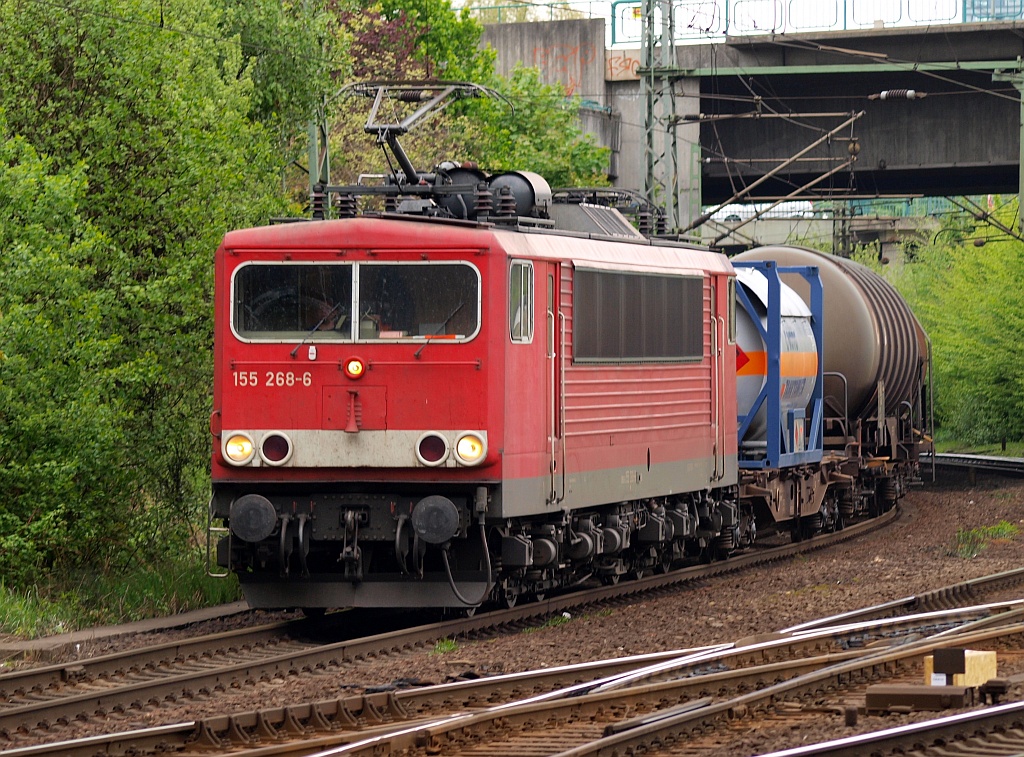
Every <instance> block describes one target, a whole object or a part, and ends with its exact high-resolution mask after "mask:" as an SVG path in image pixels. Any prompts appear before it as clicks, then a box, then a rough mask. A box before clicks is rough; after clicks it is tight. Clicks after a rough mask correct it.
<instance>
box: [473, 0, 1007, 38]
mask: <svg viewBox="0 0 1024 757" xmlns="http://www.w3.org/2000/svg"><path fill="white" fill-rule="evenodd" d="M641 6H642V3H641V2H640V0H609V1H600V2H599V1H597V0H590V1H586V2H561V3H557V2H556V3H534V2H528V3H527V2H523V3H520V2H512V3H508V4H501V5H493V6H490V7H483V6H475V5H474V6H470V7H469V10H470V12H471V13H472V14H473V15H474V16H475V17H476V18H478V19H479V20H480V21H481V22H482V23H507V22H515V21H551V20H558V19H570V18H605V19H608V20H609V21H610V24H609V27H610V29H609V44H610V45H612V46H615V45H629V46H636V45H639V44H640V39H641V12H640V11H641ZM673 7H674V9H675V26H676V37H677V40H678V41H679V42H680V43H686V42H707V41H709V40H714V39H716V38H723V37H725V36H739V35H747V34H768V33H775V34H786V33H798V32H817V31H843V30H850V29H873V28H891V27H897V26H927V25H932V24H957V23H975V22H980V21H1005V20H1020V19H1024V0H680V2H676V3H674V4H673Z"/></svg>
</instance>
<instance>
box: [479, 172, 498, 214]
mask: <svg viewBox="0 0 1024 757" xmlns="http://www.w3.org/2000/svg"><path fill="white" fill-rule="evenodd" d="M493 211H494V195H493V194H492V193H491V189H490V187H489V186H488V184H487V182H486V181H481V182H480V183H479V184H477V185H476V216H477V218H479V217H480V216H489V215H490V214H491V213H492V212H493Z"/></svg>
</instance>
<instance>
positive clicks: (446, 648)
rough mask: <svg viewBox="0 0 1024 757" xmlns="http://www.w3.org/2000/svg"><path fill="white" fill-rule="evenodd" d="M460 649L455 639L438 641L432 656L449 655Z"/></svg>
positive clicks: (431, 652)
mask: <svg viewBox="0 0 1024 757" xmlns="http://www.w3.org/2000/svg"><path fill="white" fill-rule="evenodd" d="M458 648H459V642H457V641H455V639H438V641H437V643H436V644H435V645H434V648H433V649H432V650H431V651H430V654H449V653H450V652H454V651H455V650H457V649H458Z"/></svg>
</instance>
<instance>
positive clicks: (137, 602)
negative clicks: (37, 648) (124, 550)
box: [0, 555, 239, 639]
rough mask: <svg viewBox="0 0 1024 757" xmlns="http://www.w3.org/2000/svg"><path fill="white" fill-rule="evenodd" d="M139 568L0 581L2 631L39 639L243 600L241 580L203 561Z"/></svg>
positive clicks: (25, 637) (198, 558)
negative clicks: (29, 582) (214, 574)
mask: <svg viewBox="0 0 1024 757" xmlns="http://www.w3.org/2000/svg"><path fill="white" fill-rule="evenodd" d="M194 557H195V559H194V560H188V559H182V560H181V561H179V562H173V563H169V564H162V565H147V566H138V569H137V570H134V571H126V572H116V571H110V572H109V573H104V574H90V575H80V576H49V575H48V576H44V577H42V580H40V581H39V582H38V583H37V584H36V585H34V586H31V587H28V588H15V587H11V586H7V585H6V584H3V583H0V634H5V635H8V636H16V637H20V638H23V639H33V638H39V637H43V636H52V635H54V634H60V633H67V632H69V631H77V630H79V629H81V628H88V627H90V626H95V625H109V624H114V623H125V622H129V621H133V620H141V619H143V618H151V617H157V616H162V615H171V614H174V613H179V612H186V611H188V610H194V609H197V608H200V607H209V606H211V605H217V604H223V603H225V602H231V601H234V600H236V599H238V598H239V591H238V582H237V580H236V579H235V578H233V577H232V578H229V579H214V578H209V577H208V576H207V575H206V574H205V573H204V571H203V560H202V559H201V558H200V557H199V556H198V555H195V556H194Z"/></svg>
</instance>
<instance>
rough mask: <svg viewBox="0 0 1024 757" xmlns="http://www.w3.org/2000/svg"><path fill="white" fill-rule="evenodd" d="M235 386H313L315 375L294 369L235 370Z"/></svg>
mask: <svg viewBox="0 0 1024 757" xmlns="http://www.w3.org/2000/svg"><path fill="white" fill-rule="evenodd" d="M234 374H235V386H283V387H289V386H312V385H313V375H312V374H311V373H310V372H309V371H306V372H305V373H294V372H292V371H235V372H234Z"/></svg>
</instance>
